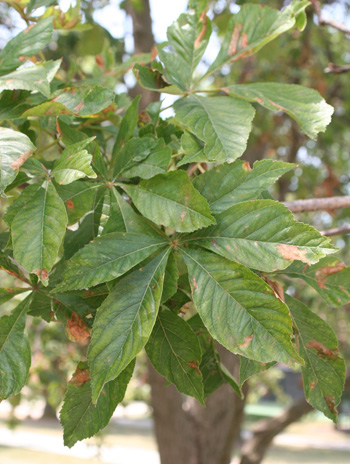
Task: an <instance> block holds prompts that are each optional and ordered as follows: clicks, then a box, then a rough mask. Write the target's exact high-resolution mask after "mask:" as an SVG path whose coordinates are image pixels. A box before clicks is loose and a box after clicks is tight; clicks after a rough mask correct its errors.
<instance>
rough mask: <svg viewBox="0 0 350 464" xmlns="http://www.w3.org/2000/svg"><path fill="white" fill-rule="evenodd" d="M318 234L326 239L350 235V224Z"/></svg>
mask: <svg viewBox="0 0 350 464" xmlns="http://www.w3.org/2000/svg"><path fill="white" fill-rule="evenodd" d="M320 234H321V235H326V236H327V237H331V236H332V235H342V234H350V224H349V225H346V226H342V227H335V228H334V229H328V230H322V231H321V232H320Z"/></svg>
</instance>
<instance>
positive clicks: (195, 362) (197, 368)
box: [187, 361, 202, 375]
mask: <svg viewBox="0 0 350 464" xmlns="http://www.w3.org/2000/svg"><path fill="white" fill-rule="evenodd" d="M187 365H188V366H190V367H191V368H192V369H194V370H195V371H196V372H197V374H198V375H202V373H201V371H200V370H199V367H198V362H197V361H190V362H188V363H187Z"/></svg>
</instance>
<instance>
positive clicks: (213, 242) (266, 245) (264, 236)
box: [184, 200, 336, 272]
mask: <svg viewBox="0 0 350 464" xmlns="http://www.w3.org/2000/svg"><path fill="white" fill-rule="evenodd" d="M184 240H185V241H186V242H187V243H195V244H198V245H201V246H204V247H205V248H208V249H209V250H211V251H214V252H215V253H218V254H219V255H221V256H225V258H227V259H230V260H233V261H238V262H239V263H241V264H244V265H246V266H248V267H251V268H253V269H258V270H260V271H264V272H273V271H276V270H279V269H285V268H286V267H287V266H289V265H290V264H291V261H294V260H298V261H302V262H303V263H306V264H313V263H317V262H318V261H319V260H320V259H321V258H323V257H324V256H325V255H327V254H330V253H334V252H335V251H336V248H334V247H333V245H332V244H331V243H330V240H329V239H328V238H327V237H324V236H322V235H321V234H320V233H319V232H318V231H317V230H316V229H314V228H313V227H311V226H309V225H307V224H303V223H301V222H296V221H295V219H294V217H293V215H292V213H291V212H290V211H289V210H288V208H286V207H285V206H284V205H282V204H281V203H278V202H277V201H273V200H255V201H246V202H242V203H238V204H236V205H233V206H231V208H229V209H227V210H226V211H224V212H223V213H221V214H220V215H218V216H217V226H212V227H210V228H207V229H205V230H203V231H199V232H196V233H195V234H192V235H191V236H189V237H188V238H185V239H184Z"/></svg>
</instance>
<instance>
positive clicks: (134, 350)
mask: <svg viewBox="0 0 350 464" xmlns="http://www.w3.org/2000/svg"><path fill="white" fill-rule="evenodd" d="M169 252H170V248H167V249H166V250H164V251H163V252H162V253H160V254H159V255H158V256H157V257H156V258H154V259H153V260H152V261H151V262H150V263H148V264H147V265H146V266H145V267H144V268H140V269H137V270H136V271H134V272H132V273H130V274H128V275H127V276H126V277H124V278H123V279H121V280H120V281H119V282H117V284H116V285H115V287H114V288H113V290H112V292H111V293H110V294H109V296H108V297H107V298H106V300H105V301H104V302H103V304H102V306H101V307H100V308H99V309H98V311H97V314H96V318H95V321H94V325H93V328H92V333H91V344H90V346H89V351H88V359H89V363H90V370H91V378H92V399H93V401H96V400H97V399H98V397H99V396H100V394H101V392H102V389H103V386H104V385H105V384H106V383H107V382H109V381H110V380H113V379H115V378H116V377H118V375H119V374H120V372H121V371H122V370H123V369H124V368H125V367H126V366H127V365H128V364H129V363H130V361H131V360H132V359H133V358H134V357H135V356H136V355H137V354H138V353H139V352H140V351H141V350H142V348H143V347H144V346H145V344H146V343H147V341H148V339H149V336H150V335H151V332H152V329H153V326H154V324H155V321H156V318H157V314H158V309H159V304H160V300H161V296H162V290H163V281H164V272H165V268H166V264H167V259H168V256H169Z"/></svg>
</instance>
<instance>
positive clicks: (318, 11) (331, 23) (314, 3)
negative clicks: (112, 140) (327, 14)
mask: <svg viewBox="0 0 350 464" xmlns="http://www.w3.org/2000/svg"><path fill="white" fill-rule="evenodd" d="M311 3H312V6H313V7H314V10H315V13H316V16H317V18H318V22H319V24H320V26H330V27H333V28H334V29H337V30H338V31H340V32H343V33H344V34H347V35H350V29H348V28H347V27H346V26H345V24H342V23H338V22H337V21H333V20H332V19H325V18H323V16H322V12H321V4H320V2H319V1H318V0H311Z"/></svg>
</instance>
